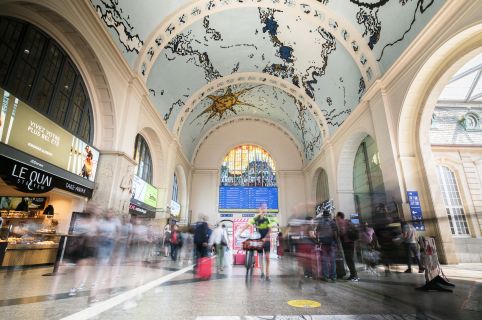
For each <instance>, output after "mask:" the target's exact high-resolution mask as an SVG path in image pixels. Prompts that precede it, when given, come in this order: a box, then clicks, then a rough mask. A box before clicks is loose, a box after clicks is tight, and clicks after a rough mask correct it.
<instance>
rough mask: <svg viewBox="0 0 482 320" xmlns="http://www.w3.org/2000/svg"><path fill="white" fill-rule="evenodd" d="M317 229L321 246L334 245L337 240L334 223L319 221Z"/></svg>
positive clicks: (323, 219) (328, 220) (327, 220)
mask: <svg viewBox="0 0 482 320" xmlns="http://www.w3.org/2000/svg"><path fill="white" fill-rule="evenodd" d="M317 222H318V225H317V228H316V236H317V237H318V241H319V242H320V243H321V244H332V243H333V240H334V239H335V233H334V232H333V222H332V221H331V220H330V219H325V218H322V219H319V220H318V221H317Z"/></svg>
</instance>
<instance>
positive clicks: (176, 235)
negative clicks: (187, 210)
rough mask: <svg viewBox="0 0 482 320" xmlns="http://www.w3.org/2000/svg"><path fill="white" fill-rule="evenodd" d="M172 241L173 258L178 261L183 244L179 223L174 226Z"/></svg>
mask: <svg viewBox="0 0 482 320" xmlns="http://www.w3.org/2000/svg"><path fill="white" fill-rule="evenodd" d="M170 243H171V259H172V261H177V258H178V253H179V251H180V249H181V248H182V245H183V243H182V236H181V233H180V232H179V227H178V226H177V225H173V226H172V230H171V239H170Z"/></svg>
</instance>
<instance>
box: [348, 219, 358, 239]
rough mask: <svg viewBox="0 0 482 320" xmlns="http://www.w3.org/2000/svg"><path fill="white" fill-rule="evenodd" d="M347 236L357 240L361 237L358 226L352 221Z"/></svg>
mask: <svg viewBox="0 0 482 320" xmlns="http://www.w3.org/2000/svg"><path fill="white" fill-rule="evenodd" d="M346 236H347V237H348V239H350V240H351V241H357V240H358V237H359V231H358V228H357V227H356V226H355V225H354V224H353V223H351V222H348V230H347V231H346Z"/></svg>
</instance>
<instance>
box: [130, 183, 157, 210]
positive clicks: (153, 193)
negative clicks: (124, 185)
mask: <svg viewBox="0 0 482 320" xmlns="http://www.w3.org/2000/svg"><path fill="white" fill-rule="evenodd" d="M131 197H132V198H131V202H133V203H134V204H146V205H148V206H149V207H152V208H154V209H155V208H156V207H157V188H156V187H154V186H153V185H150V184H149V183H147V182H145V181H144V180H142V179H141V178H139V177H138V176H134V178H133V180H132V196H131Z"/></svg>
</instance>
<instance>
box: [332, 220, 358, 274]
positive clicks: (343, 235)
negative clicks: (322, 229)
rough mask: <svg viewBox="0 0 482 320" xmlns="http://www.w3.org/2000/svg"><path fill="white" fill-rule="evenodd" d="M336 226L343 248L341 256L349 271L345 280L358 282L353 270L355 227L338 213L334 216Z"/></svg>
mask: <svg viewBox="0 0 482 320" xmlns="http://www.w3.org/2000/svg"><path fill="white" fill-rule="evenodd" d="M336 224H337V226H338V230H339V232H340V241H341V246H342V248H343V254H344V255H345V260H346V264H347V266H348V269H349V270H350V276H349V277H348V279H347V280H349V281H353V282H358V281H359V280H360V279H359V278H358V274H357V271H356V268H355V260H354V256H355V241H356V240H357V239H356V238H357V237H358V234H356V235H354V234H353V233H354V230H356V229H355V226H354V225H353V224H352V223H351V221H349V220H345V214H344V213H343V212H338V213H337V214H336Z"/></svg>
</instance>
